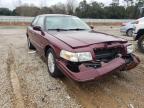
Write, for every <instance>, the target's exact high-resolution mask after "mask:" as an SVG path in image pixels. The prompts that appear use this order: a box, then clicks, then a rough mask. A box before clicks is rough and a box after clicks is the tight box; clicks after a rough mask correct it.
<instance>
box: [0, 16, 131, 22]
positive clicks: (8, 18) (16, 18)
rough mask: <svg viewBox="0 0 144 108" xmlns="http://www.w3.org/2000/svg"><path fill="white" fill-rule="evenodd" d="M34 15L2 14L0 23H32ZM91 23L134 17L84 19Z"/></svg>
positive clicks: (127, 20) (123, 20) (117, 20)
mask: <svg viewBox="0 0 144 108" xmlns="http://www.w3.org/2000/svg"><path fill="white" fill-rule="evenodd" d="M33 19H34V17H23V16H0V23H10V24H11V23H30V22H32V20H33ZM82 20H83V21H85V22H86V23H89V24H97V23H103V24H105V23H109V24H110V23H122V22H129V21H133V20H132V19H82Z"/></svg>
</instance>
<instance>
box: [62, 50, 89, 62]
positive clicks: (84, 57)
mask: <svg viewBox="0 0 144 108" xmlns="http://www.w3.org/2000/svg"><path fill="white" fill-rule="evenodd" d="M60 57H62V58H64V59H66V60H69V61H72V62H84V61H91V60H92V56H91V53H90V52H80V53H73V52H69V51H65V50H62V51H61V52H60Z"/></svg>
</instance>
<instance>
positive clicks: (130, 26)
mask: <svg viewBox="0 0 144 108" xmlns="http://www.w3.org/2000/svg"><path fill="white" fill-rule="evenodd" d="M134 24H135V21H131V22H128V23H122V25H121V28H120V32H121V33H122V34H123V35H126V36H130V37H132V35H133V30H134Z"/></svg>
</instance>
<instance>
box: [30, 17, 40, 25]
mask: <svg viewBox="0 0 144 108" xmlns="http://www.w3.org/2000/svg"><path fill="white" fill-rule="evenodd" d="M38 19H39V17H36V18H35V19H34V20H33V21H32V24H31V25H32V26H36V23H37V21H38Z"/></svg>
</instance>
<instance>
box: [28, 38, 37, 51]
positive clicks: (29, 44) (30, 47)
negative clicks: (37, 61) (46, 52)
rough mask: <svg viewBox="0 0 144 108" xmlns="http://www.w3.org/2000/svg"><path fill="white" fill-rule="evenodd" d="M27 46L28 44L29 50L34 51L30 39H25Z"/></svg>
mask: <svg viewBox="0 0 144 108" xmlns="http://www.w3.org/2000/svg"><path fill="white" fill-rule="evenodd" d="M27 44H28V48H29V49H35V47H34V46H33V45H32V43H31V42H30V39H29V38H28V37H27Z"/></svg>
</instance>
